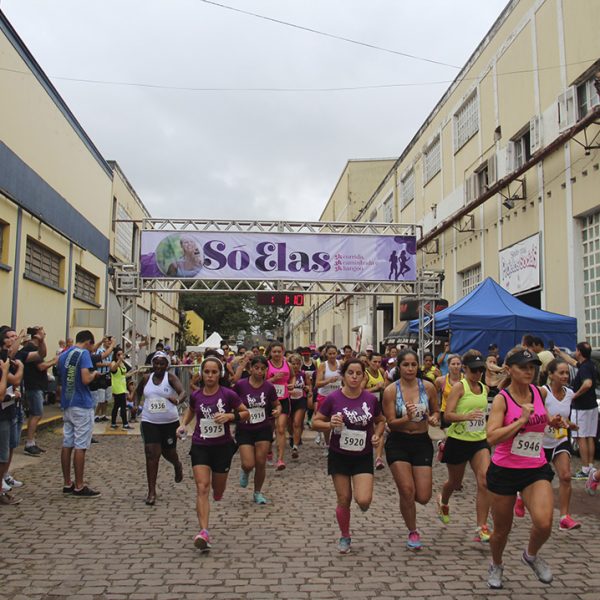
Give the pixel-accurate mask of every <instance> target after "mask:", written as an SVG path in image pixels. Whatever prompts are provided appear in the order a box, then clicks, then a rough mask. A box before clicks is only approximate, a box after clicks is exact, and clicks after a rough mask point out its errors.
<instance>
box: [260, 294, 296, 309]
mask: <svg viewBox="0 0 600 600" xmlns="http://www.w3.org/2000/svg"><path fill="white" fill-rule="evenodd" d="M256 300H257V302H258V304H259V305H261V306H304V294H286V293H283V292H258V293H257V294H256Z"/></svg>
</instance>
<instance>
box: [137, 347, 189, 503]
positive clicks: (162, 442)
mask: <svg viewBox="0 0 600 600" xmlns="http://www.w3.org/2000/svg"><path fill="white" fill-rule="evenodd" d="M168 367H169V357H168V356H167V355H166V354H165V353H164V352H162V351H160V350H159V351H157V352H155V353H154V356H153V357H152V371H150V372H149V373H148V374H146V375H144V376H143V377H142V379H141V380H140V383H139V384H138V386H137V389H136V395H137V398H138V403H139V401H140V400H141V398H142V396H143V398H144V406H143V410H142V424H141V428H142V439H143V440H144V453H145V455H146V477H147V479H148V495H147V496H146V504H147V505H148V506H153V505H154V503H155V502H156V477H157V475H158V464H159V462H160V457H161V454H162V456H163V458H164V459H165V460H167V461H169V462H170V463H171V464H172V465H173V467H174V468H175V482H176V483H179V482H181V481H182V480H183V466H182V464H181V461H180V460H179V456H178V455H177V435H176V432H177V427H178V426H179V412H178V411H177V407H178V406H179V405H180V404H181V403H182V402H183V401H184V400H185V397H186V393H185V391H184V389H183V386H182V385H181V381H179V379H178V378H177V377H176V376H175V375H173V373H169V372H168V370H167V369H168Z"/></svg>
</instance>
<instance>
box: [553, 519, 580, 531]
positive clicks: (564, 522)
mask: <svg viewBox="0 0 600 600" xmlns="http://www.w3.org/2000/svg"><path fill="white" fill-rule="evenodd" d="M580 527H581V523H578V522H577V521H575V519H572V518H571V515H565V516H564V517H563V518H562V519H561V520H560V522H559V523H558V528H559V529H560V530H561V531H569V529H579V528H580Z"/></svg>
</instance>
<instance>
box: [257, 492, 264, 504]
mask: <svg viewBox="0 0 600 600" xmlns="http://www.w3.org/2000/svg"><path fill="white" fill-rule="evenodd" d="M254 502H256V504H266V503H267V499H266V498H265V497H264V496H263V495H262V493H261V492H254Z"/></svg>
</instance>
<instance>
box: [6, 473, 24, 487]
mask: <svg viewBox="0 0 600 600" xmlns="http://www.w3.org/2000/svg"><path fill="white" fill-rule="evenodd" d="M4 481H5V482H6V483H7V484H8V485H10V487H11V488H20V487H23V486H24V485H25V484H24V483H23V482H22V481H19V480H18V479H15V478H14V477H13V476H12V475H8V474H7V475H5V476H4Z"/></svg>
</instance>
